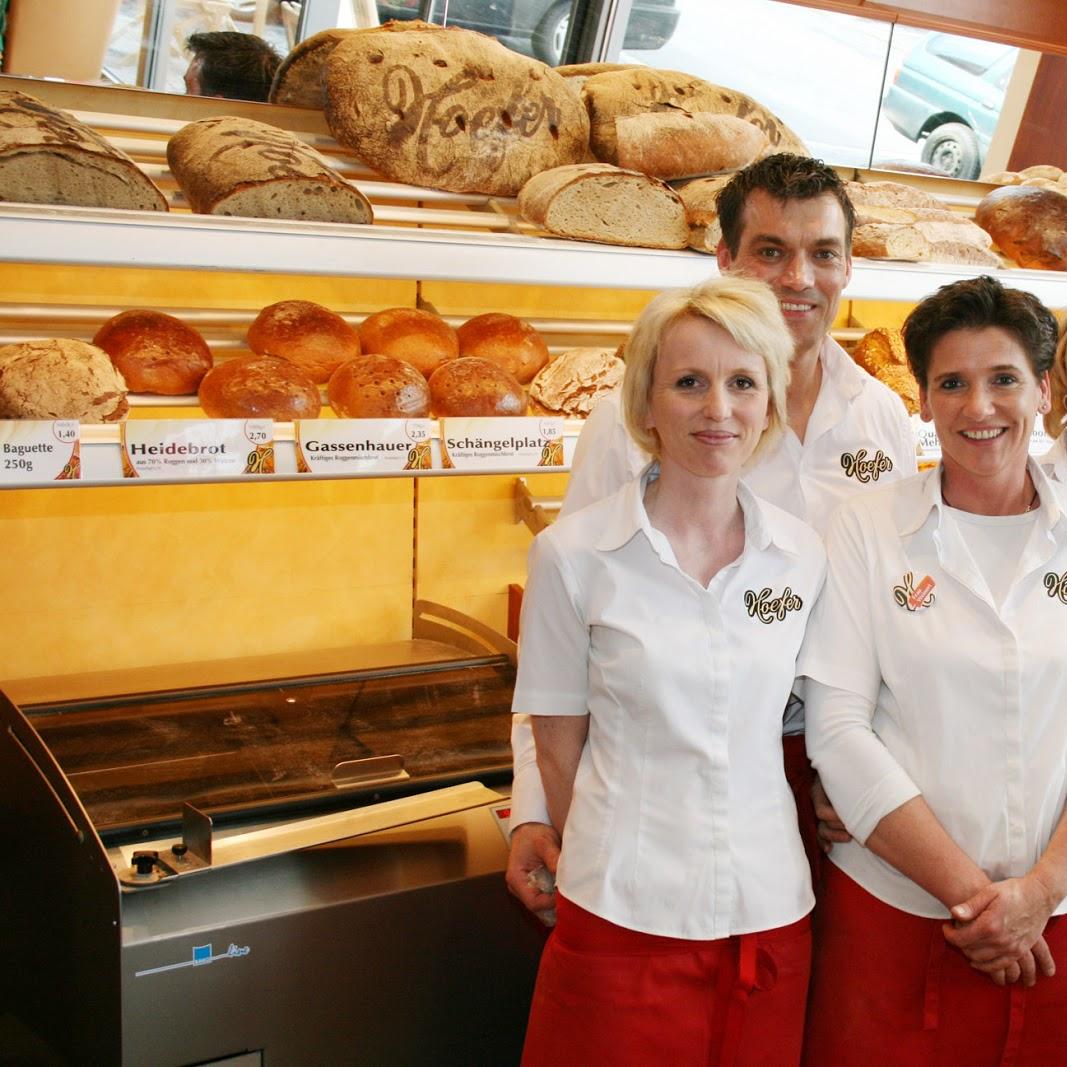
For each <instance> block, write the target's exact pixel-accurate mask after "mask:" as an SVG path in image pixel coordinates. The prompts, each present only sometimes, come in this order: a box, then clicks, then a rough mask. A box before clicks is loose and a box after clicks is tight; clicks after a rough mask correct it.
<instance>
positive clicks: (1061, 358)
mask: <svg viewBox="0 0 1067 1067" xmlns="http://www.w3.org/2000/svg"><path fill="white" fill-rule="evenodd" d="M1048 378H1049V385H1050V386H1051V387H1052V407H1051V408H1049V410H1048V411H1047V412H1046V413H1045V419H1044V422H1045V432H1046V433H1047V434H1048V435H1049V437H1059V435H1060V434H1061V433H1063V425H1064V420H1065V419H1067V320H1065V321H1064V323H1063V325H1062V326H1061V327H1060V342H1059V344H1058V345H1056V356H1055V358H1054V359H1053V360H1052V367H1051V368H1050V370H1049V372H1048Z"/></svg>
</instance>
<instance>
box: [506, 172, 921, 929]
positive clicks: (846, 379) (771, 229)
mask: <svg viewBox="0 0 1067 1067" xmlns="http://www.w3.org/2000/svg"><path fill="white" fill-rule="evenodd" d="M718 209H719V222H720V225H721V226H722V233H723V239H722V242H721V243H720V245H719V249H718V255H717V258H718V263H719V268H720V269H721V270H723V271H738V272H739V273H743V274H746V275H749V276H750V277H755V278H759V279H760V280H762V281H764V282H766V283H767V284H768V285H770V287H771V288H772V289H773V290H774V292H775V294H776V295H777V297H778V301H779V306H780V307H781V310H782V315H783V317H784V318H785V321H786V325H787V326H788V327H789V330H790V333H791V334H792V335H793V339H794V343H795V349H794V352H793V359H792V362H791V370H792V378H791V381H790V384H789V391H788V409H789V428H788V430H787V431H786V434H785V438H784V440H783V441H782V443H781V444H780V445H779V447H778V448H777V449H776V450H775V451H774V452H772V453H771V454H770V455H768V456H767V457H765V458H764V459H763V460H761V462H760V463H758V464H757V466H755V467H754V468H753V469H752V470H751V471H749V472H748V473H747V475H746V476H745V481H746V483H747V484H748V485H749V487H750V488H751V489H752V490H753V491H754V492H755V493H757V494H758V495H760V496H763V497H765V498H767V499H768V500H770V501H771V502H772V503H775V504H777V505H778V506H779V507H782V508H784V509H785V510H787V511H789V512H791V513H792V514H794V515H796V516H798V517H799V518H802V519H804V520H805V521H806V522H808V523H810V524H811V525H812V526H814V527H815V528H816V529H818V530H820V531H821V530H822V528H823V527H824V525H825V523H826V521H827V519H828V518H829V516H830V512H831V511H832V510H833V509H834V507H835V505H836V504H837V503H839V502H840V501H841V500H843V499H844V498H845V497H847V496H849V495H851V494H852V493H854V492H859V491H863V490H864V489H869V488H873V487H874V486H876V485H880V484H884V482H885V481H887V480H890V479H894V478H902V477H907V476H908V475H910V474H914V473H915V471H916V462H915V437H914V434H913V433H912V430H911V426H910V424H909V422H908V417H907V413H906V411H905V408H904V405H903V404H902V403H901V401H900V398H899V397H897V396H896V395H895V394H894V393H893V392H891V391H890V390H889V389H888V388H887V387H886V386H884V385H882V384H881V383H880V382H877V381H875V379H874V378H872V377H871V376H870V375H868V374H866V373H865V372H864V371H862V370H861V369H860V368H859V367H857V366H856V365H855V363H853V362H852V360H851V358H850V357H849V356H848V354H847V353H846V352H845V351H844V350H843V349H842V348H841V347H840V345H838V344H837V343H836V342H835V341H834V340H832V339H831V338H830V337H829V336H828V331H829V329H830V327H831V326H832V324H833V321H834V318H835V316H836V315H837V309H838V306H839V304H840V302H841V293H842V291H843V290H844V288H845V286H846V285H848V282H849V279H850V278H851V276H852V257H851V251H850V249H851V241H852V225H853V219H854V212H853V209H852V205H851V203H850V202H849V199H848V196H847V194H846V192H845V188H844V185H843V183H842V182H841V179H840V178H839V177H838V176H837V174H836V173H835V172H834V171H833V170H832V169H831V168H830V167H828V166H826V165H825V164H824V163H822V162H820V161H819V160H814V159H808V158H805V157H801V156H794V155H789V154H785V153H780V154H777V155H773V156H768V157H767V158H765V159H762V160H759V161H758V162H756V163H753V164H752V165H751V166H749V167H746V168H745V169H744V170H742V171H740V172H739V173H738V174H737V175H736V176H735V177H734V178H733V180H732V181H731V182H730V184H729V185H727V186H726V187H725V188H724V189H723V191H722V192H721V193H720V194H719V200H718ZM646 462H647V457H645V456H644V454H643V453H641V452H640V450H639V449H637V447H636V445H634V444H633V442H632V441H630V439H629V438H628V436H627V434H626V431H625V427H624V426H623V424H622V419H621V415H620V412H619V405H618V400H617V398H614V397H613V398H609V399H608V400H605V401H604V402H603V403H601V404H600V405H599V406H598V407H597V408H596V409H595V411H594V412H593V414H592V415H591V416H590V418H589V420H588V422H587V423H586V426H585V428H584V429H583V430H582V434H581V437H580V438H579V441H578V447H577V450H576V453H575V458H574V463H573V464H572V470H571V479H570V484H569V486H568V490H567V496H566V499H565V500H564V505H563V511H564V512H569V511H574V510H577V509H578V508H580V507H584V506H585V505H586V504H588V503H591V502H592V501H594V500H597V499H599V498H600V497H602V496H605V495H607V494H608V493H611V492H614V491H615V489H617V488H618V487H619V486H620V485H621V484H622V483H623V482H624V481H626V480H628V479H629V478H630V477H633V476H634V475H635V474H636V473H637V472H638V471H639V470H640V469H641V468H642V467H643V466H644V464H645V463H646ZM802 707H803V705H802V703H801V702H800V701H799V700H796V701H794V702H791V704H790V708H789V709H787V715H786V721H785V724H784V733H785V734H786V735H787V736H786V746H785V747H786V765H787V775H788V777H789V779H790V783H791V784H792V785H793V788H794V792H795V793H797V794H798V796H800V795H802V794H806V792H807V788H808V784H807V783H810V770H809V768H808V765H807V760H806V758H805V756H804V751H803V716H802V714H801V713H800V712H801V709H802ZM512 746H513V748H514V751H515V780H514V786H513V790H512V813H511V827H512V838H511V854H510V857H509V861H508V871H507V883H508V888H509V889H510V890H511V891H512V893H514V894H515V895H516V896H517V897H518V898H519V899H520V900H521V901H522V902H523V903H524V904H525V905H526V906H527V907H528V908H530V909H531V910H533V911H535V912H539V913H547V912H549V911H550V910H551V908H552V906H553V898H552V896H551V894H549V893H545V892H543V891H542V890H541V889H538V888H536V887H535V886H534V885H533V884H531V874H532V872H534V871H537V870H538V868H540V867H542V866H544V867H547V868H548V870H549V871H553V872H554V871H555V866H556V860H557V858H558V856H559V837H558V835H557V834H556V832H555V831H554V830H553V829H552V827H551V826H550V825H549V821H550V820H549V818H548V813H547V809H546V807H545V802H544V790H543V787H542V785H541V780H540V775H539V773H538V771H537V762H536V751H535V749H534V744H533V737H532V733H531V731H530V726H529V723H528V721H527V720H526V719H525V717H524V716H516V718H515V722H514V726H513V729H512ZM801 803H802V806H804V807H806V808H807V811H806V812H803V811H802V819H801V821H802V828H803V826H804V824H805V821H807V824H808V830H809V834H810V833H811V832H812V831H813V823H812V821H811V814H810V813H811V809H810V805H808V804H807V803H806V801H801ZM822 814H823V811H822V809H820V815H822ZM827 814H828V815H829V814H832V812H831V811H828V812H827ZM805 815H806V816H807V820H805ZM809 843H810V841H809Z"/></svg>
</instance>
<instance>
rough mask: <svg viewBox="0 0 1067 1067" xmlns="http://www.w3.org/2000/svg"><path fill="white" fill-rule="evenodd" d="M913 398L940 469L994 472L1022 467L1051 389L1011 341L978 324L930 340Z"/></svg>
mask: <svg viewBox="0 0 1067 1067" xmlns="http://www.w3.org/2000/svg"><path fill="white" fill-rule="evenodd" d="M920 395H921V397H922V409H921V410H922V417H923V418H924V419H925V420H926V421H927V422H930V421H932V422H933V424H934V428H935V429H936V430H937V436H938V438H939V439H940V441H941V453H942V462H943V464H944V466H945V468H946V471H949V472H951V471H954V470H955V471H958V472H961V473H966V474H968V475H970V476H972V477H994V476H997V475H999V474H1003V473H1006V472H1009V471H1011V470H1012V469H1016V470H1021V469H1022V468H1023V467H1024V466H1025V465H1026V457H1027V454H1028V452H1029V447H1030V433H1031V431H1032V430H1033V428H1034V418H1035V417H1036V416H1037V415H1038V414H1039V413H1041V412H1043V411H1045V410H1047V409H1048V405H1049V400H1050V396H1051V393H1050V389H1049V379H1048V374H1047V373H1045V374H1042V375H1041V377H1040V378H1038V377H1037V376H1036V375H1035V374H1034V370H1033V366H1032V365H1031V363H1030V357H1029V356H1028V355H1027V353H1026V350H1025V349H1024V348H1023V347H1022V345H1021V344H1020V343H1019V341H1018V340H1017V338H1016V337H1015V336H1014V335H1013V334H1010V333H1008V332H1007V331H1006V330H1002V329H1001V328H1000V327H999V326H986V327H983V328H982V329H980V330H969V329H968V330H953V331H952V332H951V333H947V334H945V336H944V337H942V338H941V340H940V341H938V342H937V344H935V345H934V347H933V349H932V350H931V352H930V364H929V367H928V369H927V375H926V383H925V385H920Z"/></svg>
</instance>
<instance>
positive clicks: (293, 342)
mask: <svg viewBox="0 0 1067 1067" xmlns="http://www.w3.org/2000/svg"><path fill="white" fill-rule="evenodd" d="M248 347H249V348H251V349H252V351H253V352H255V353H256V354H257V355H260V356H279V357H281V358H282V359H287V360H289V362H290V363H295V364H296V366H298V367H299V368H300V369H301V370H302V371H304V373H305V374H307V376H308V377H309V378H310V379H311V380H312V381H313V382H325V381H328V380H329V378H330V375H331V374H333V372H334V371H335V370H337V368H338V367H339V366H340V365H341V364H342V363H344V362H345V360H348V359H352V358H353V357H355V356H358V355H359V354H360V352H361V351H362V348H361V346H360V343H359V334H358V333H357V332H356V330H355V328H354V327H352V326H349V325H348V323H347V322H345V320H344V319H342V318H341V316H340V315H338V314H337V313H336V312H333V311H331V310H330V309H329V308H324V307H323V306H322V305H321V304H315V303H313V302H312V301H310V300H280V301H279V302H278V303H277V304H271V305H270V306H269V307H265V308H264V309H263V310H262V311H261V312H260V313H259V314H258V315H257V316H256V317H255V319H254V320H253V321H252V324H251V325H250V326H249V327H248Z"/></svg>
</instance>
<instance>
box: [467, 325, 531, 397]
mask: <svg viewBox="0 0 1067 1067" xmlns="http://www.w3.org/2000/svg"><path fill="white" fill-rule="evenodd" d="M456 333H457V334H458V335H459V354H460V355H461V356H478V357H479V358H481V359H488V360H491V361H492V362H493V363H495V364H496V365H497V366H498V367H503V368H504V370H506V371H507V372H508V373H509V374H513V375H514V376H515V380H516V381H517V382H519V383H520V384H522V385H525V384H526V383H527V382H529V381H531V380H532V379H533V377H534V375H536V374H537V372H538V371H539V370H540V369H541V368H542V367H543V366H544V365H545V364H546V363H547V362H548V345H546V344H545V341H544V338H543V337H542V336H541V335H540V334H539V333H538V332H537V330H535V329H534V328H533V327H532V326H531V325H530V324H529V323H528V322H523V320H522V319H517V318H516V317H515V316H514V315H504V314H501V313H500V312H495V311H494V312H490V313H489V314H487V315H476V316H475V317H474V318H473V319H468V320H467V321H466V322H465V323H464V324H463V325H462V326H460V328H459V329H458V330H457V331H456Z"/></svg>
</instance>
